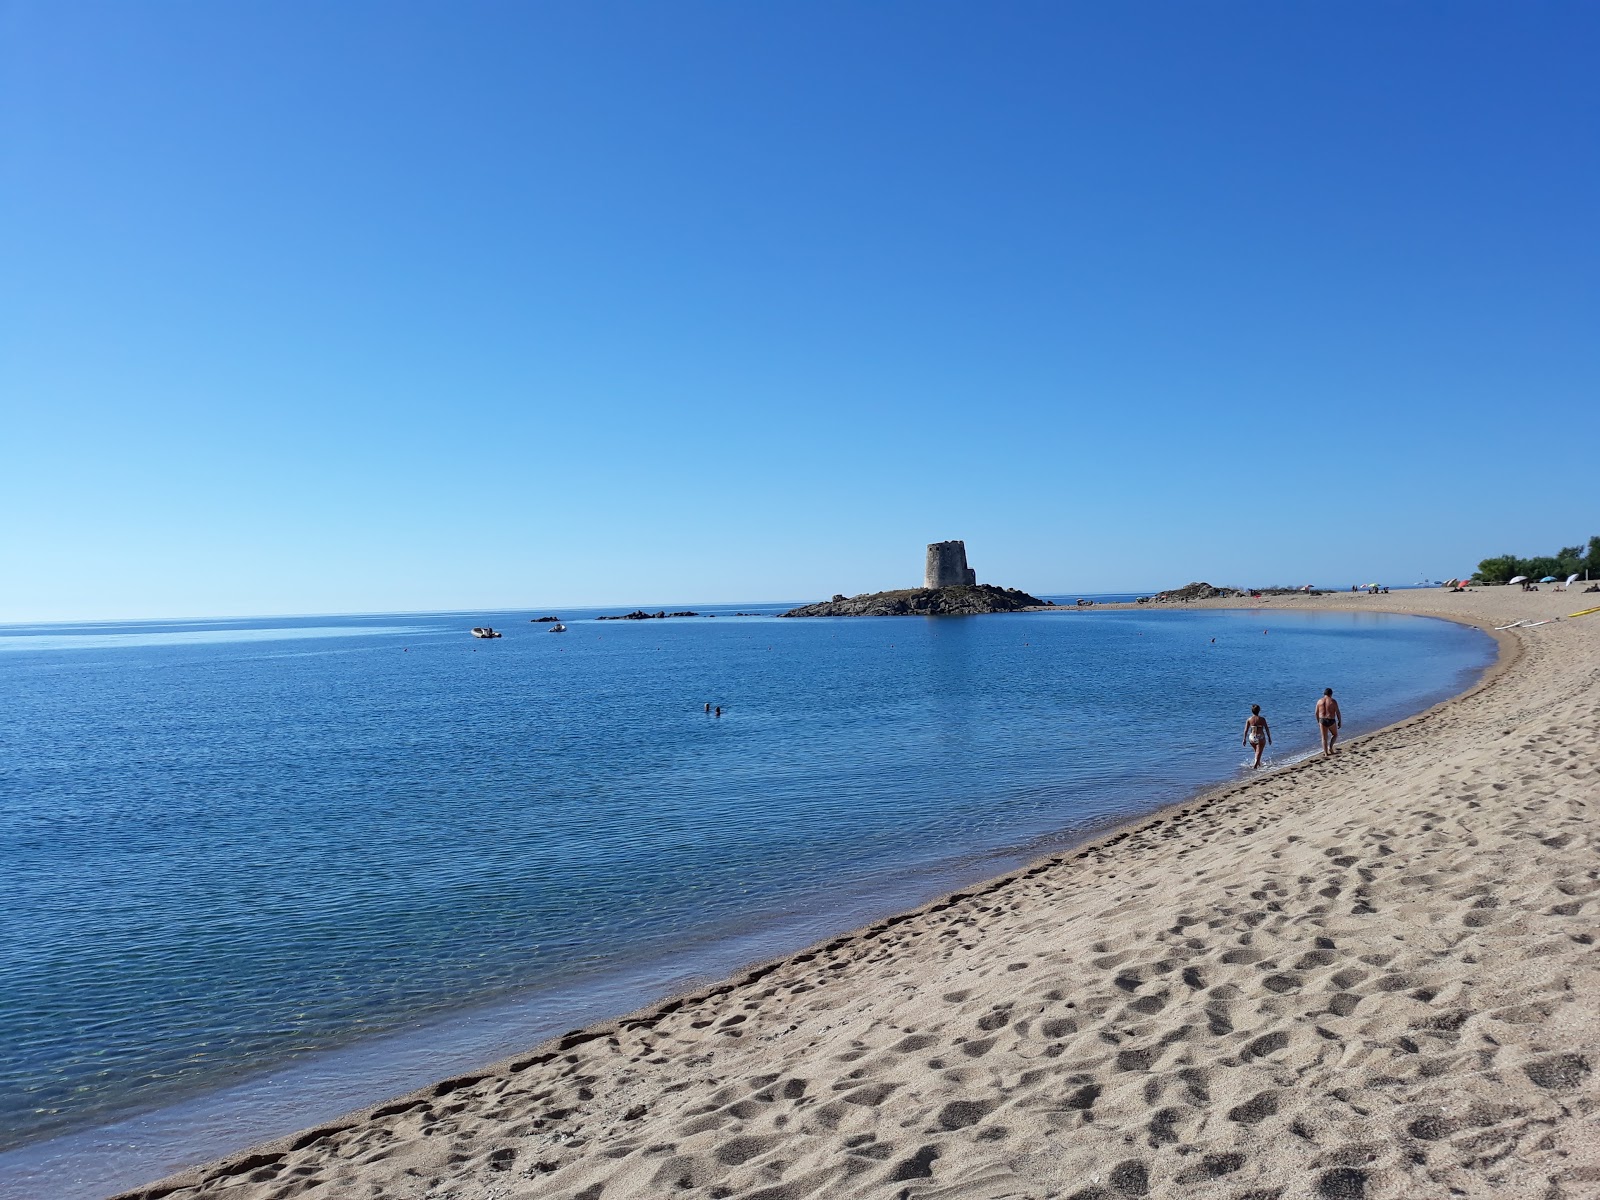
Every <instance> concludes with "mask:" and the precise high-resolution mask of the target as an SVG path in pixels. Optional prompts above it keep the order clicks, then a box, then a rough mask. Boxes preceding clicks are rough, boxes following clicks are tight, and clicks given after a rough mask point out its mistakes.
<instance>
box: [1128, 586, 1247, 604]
mask: <svg viewBox="0 0 1600 1200" xmlns="http://www.w3.org/2000/svg"><path fill="white" fill-rule="evenodd" d="M1243 595H1244V593H1243V592H1241V591H1240V590H1239V589H1238V588H1225V587H1222V588H1219V587H1212V586H1211V585H1210V584H1209V583H1191V584H1187V585H1185V586H1184V587H1181V588H1173V589H1172V590H1171V591H1167V592H1157V593H1156V594H1155V595H1154V596H1151V597H1150V602H1151V603H1152V604H1180V603H1182V602H1184V601H1186V600H1215V599H1217V598H1218V597H1219V596H1220V597H1222V598H1224V599H1226V598H1228V597H1230V596H1243Z"/></svg>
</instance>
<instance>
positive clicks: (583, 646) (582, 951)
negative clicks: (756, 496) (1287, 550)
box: [0, 606, 1494, 1194]
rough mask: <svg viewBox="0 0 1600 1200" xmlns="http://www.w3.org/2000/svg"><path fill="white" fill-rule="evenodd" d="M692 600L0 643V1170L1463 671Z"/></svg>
mask: <svg viewBox="0 0 1600 1200" xmlns="http://www.w3.org/2000/svg"><path fill="white" fill-rule="evenodd" d="M747 607H748V606H747ZM702 611H707V612H718V613H719V614H721V615H719V616H717V617H716V618H715V619H708V618H704V617H702V618H699V619H687V618H686V619H679V620H667V621H641V622H604V623H596V622H594V621H592V620H589V619H587V618H588V617H591V616H592V615H594V614H593V612H579V611H573V610H569V611H568V612H566V613H564V614H563V615H564V616H565V617H566V618H567V619H568V622H569V624H570V626H571V629H570V631H569V632H568V633H566V634H564V635H553V634H551V633H549V632H548V631H547V630H546V628H545V627H544V626H541V625H534V624H530V623H529V622H528V616H529V615H530V614H527V613H522V614H476V613H475V614H468V615H462V616H455V615H437V614H434V615H415V614H408V615H403V616H386V617H351V618H330V617H317V618H307V619H301V620H286V619H275V620H262V621H245V622H240V621H230V622H163V623H128V624H123V625H93V626H35V627H17V626H12V627H8V628H4V629H0V702H3V705H4V711H5V712H6V714H7V717H8V719H7V721H6V722H5V724H4V727H3V729H0V996H3V997H4V998H5V1000H4V1003H3V1005H0V1131H5V1134H4V1136H5V1137H6V1138H7V1139H8V1140H7V1141H5V1142H3V1143H0V1146H4V1145H9V1146H12V1147H16V1146H23V1145H25V1144H29V1143H32V1144H34V1145H33V1146H32V1148H31V1151H30V1150H28V1149H24V1150H21V1151H18V1152H16V1153H15V1154H12V1155H4V1156H0V1190H3V1189H4V1187H5V1180H6V1179H7V1178H8V1176H7V1171H8V1170H10V1171H13V1175H12V1176H10V1177H11V1178H18V1177H19V1176H17V1175H16V1174H15V1173H14V1172H16V1171H19V1170H23V1169H24V1168H26V1169H29V1170H31V1169H34V1168H35V1167H36V1166H37V1164H38V1162H39V1161H40V1153H44V1152H45V1147H46V1145H48V1146H49V1147H50V1149H49V1150H48V1155H49V1156H53V1158H54V1160H55V1161H56V1162H57V1163H58V1164H59V1163H60V1162H61V1161H62V1159H63V1157H65V1158H68V1159H70V1158H72V1157H74V1156H78V1155H85V1156H92V1147H93V1146H94V1145H96V1144H100V1145H105V1144H119V1143H118V1141H117V1139H118V1137H125V1136H131V1135H127V1133H126V1131H127V1130H128V1129H135V1130H139V1131H142V1132H140V1133H139V1134H138V1137H139V1138H141V1139H143V1144H144V1145H145V1147H146V1149H147V1150H148V1149H150V1148H151V1146H152V1145H153V1142H152V1139H154V1141H156V1142H161V1143H162V1146H163V1147H164V1148H163V1149H159V1150H154V1151H152V1152H153V1153H155V1154H156V1157H155V1158H152V1159H150V1162H151V1164H152V1167H151V1169H149V1170H148V1171H146V1172H145V1173H146V1174H148V1175H151V1176H153V1175H156V1174H160V1173H161V1172H162V1171H163V1170H165V1169H167V1168H168V1167H170V1166H172V1165H174V1164H175V1163H178V1162H183V1161H188V1160H189V1158H191V1157H193V1156H195V1155H196V1154H199V1155H205V1154H210V1153H214V1152H216V1151H217V1150H218V1149H219V1148H222V1143H221V1142H219V1141H217V1138H218V1137H219V1136H222V1135H221V1134H220V1131H219V1129H218V1128H210V1129H209V1131H207V1130H206V1129H205V1126H206V1125H207V1118H206V1117H205V1114H212V1117H211V1118H210V1123H211V1124H212V1125H213V1126H215V1125H217V1124H218V1121H217V1119H216V1117H215V1114H216V1113H219V1112H225V1111H227V1107H226V1104H224V1103H223V1101H224V1100H225V1098H226V1097H227V1096H229V1095H230V1094H231V1095H233V1096H234V1097H235V1099H238V1098H239V1097H240V1096H243V1097H244V1098H245V1100H246V1101H247V1102H246V1103H244V1104H243V1105H242V1108H243V1109H247V1110H249V1111H251V1112H256V1113H276V1116H274V1117H271V1118H264V1119H266V1120H269V1121H270V1120H275V1121H276V1122H278V1124H277V1125H275V1126H273V1127H270V1128H266V1127H262V1128H251V1129H249V1130H241V1129H240V1128H239V1126H238V1125H237V1122H236V1121H234V1120H233V1119H232V1118H228V1119H227V1120H225V1121H223V1122H222V1126H223V1128H226V1129H227V1130H228V1131H230V1132H229V1135H228V1136H231V1137H233V1138H234V1139H235V1140H238V1139H240V1138H243V1139H244V1140H253V1139H257V1138H260V1137H262V1136H267V1135H269V1134H271V1133H275V1132H281V1131H283V1130H284V1129H286V1128H290V1127H294V1126H297V1125H299V1124H302V1123H304V1122H305V1121H308V1120H312V1119H317V1118H316V1117H314V1116H307V1115H306V1112H307V1109H306V1107H305V1105H306V1096H307V1095H308V1094H319V1095H323V1096H324V1097H325V1099H324V1104H326V1103H330V1102H331V1103H335V1104H336V1105H337V1107H336V1108H334V1109H332V1110H331V1111H330V1113H329V1114H328V1115H331V1112H332V1111H339V1110H342V1109H348V1108H349V1107H352V1106H354V1105H355V1104H358V1103H362V1102H366V1101H369V1100H376V1099H379V1098H381V1097H382V1096H384V1095H386V1094H392V1093H393V1092H395V1091H398V1090H401V1089H402V1088H403V1087H408V1086H416V1085H418V1084H420V1083H422V1082H424V1081H425V1080H426V1079H428V1078H432V1077H436V1076H438V1075H440V1074H443V1073H445V1072H447V1071H449V1070H454V1069H462V1068H465V1067H468V1066H471V1065H473V1064H475V1063H477V1062H481V1061H484V1060H485V1059H486V1058H489V1057H493V1056H494V1054H496V1053H501V1052H506V1051H509V1049H511V1048H512V1047H513V1046H516V1045H519V1044H526V1043H527V1042H528V1041H531V1040H534V1039H536V1038H537V1037H541V1036H544V1035H546V1034H548V1033H551V1032H555V1031H558V1030H559V1029H561V1028H564V1027H566V1026H567V1025H570V1024H575V1023H578V1022H580V1021H582V1020H587V1019H591V1018H593V1017H595V1016H599V1015H603V1014H604V1013H607V1012H615V1011H619V1010H621V1009H625V1008H627V1007H631V1006H633V1005H635V1004H638V1003H642V1002H644V1000H645V999H647V998H648V996H649V995H650V994H652V992H659V991H660V990H662V989H664V988H666V987H669V986H672V985H674V984H676V983H681V982H683V981H684V980H685V979H686V978H688V977H690V976H693V975H696V974H703V973H708V972H716V971H719V970H726V969H728V968H729V967H731V966H733V965H735V964H737V963H738V962H741V961H749V960H751V959H754V958H759V957H762V956H764V955H766V954H770V953H775V952H777V951H778V950H780V949H782V948H784V947H786V946H793V945H798V944H801V943H803V942H804V941H807V940H810V939H812V938H816V937H820V936H823V935H824V934H826V933H827V932H829V931H831V930H833V929H837V928H840V927H843V926H845V925H848V924H852V923H854V922H856V921H859V920H861V919H865V917H866V916H867V915H870V914H871V913H873V912H879V911H887V910H889V909H893V908H900V907H905V906H908V905H910V904H913V903H916V902H918V901H919V900H921V899H923V898H926V897H927V896H928V895H930V894H932V893H933V892H935V891H936V890H938V888H939V887H940V886H943V885H946V884H948V883H949V882H950V881H952V880H953V879H955V878H957V877H960V876H962V875H967V876H970V875H971V874H972V873H974V872H980V873H992V872H993V871H994V870H996V869H999V868H998V866H997V865H996V864H1000V865H1003V861H1002V860H1007V859H1008V857H1009V858H1014V857H1016V856H1017V855H1019V854H1025V853H1028V852H1029V851H1030V850H1031V848H1033V842H1034V839H1038V838H1041V837H1051V836H1071V834H1072V833H1073V832H1074V831H1081V830H1084V829H1086V828H1090V827H1093V826H1096V825H1099V824H1104V823H1106V822H1108V821H1111V820H1114V819H1117V818H1119V817H1123V816H1126V815H1129V814H1131V813H1134V812H1137V811H1140V810H1143V809H1148V808H1152V807H1155V806H1157V805H1159V804H1162V803H1166V802H1169V801H1171V800H1175V799H1178V798H1180V797H1181V795H1183V794H1184V793H1185V792H1188V791H1190V790H1193V789H1194V788H1196V787H1198V786H1201V785H1204V784H1207V783H1212V782H1216V781H1219V780H1221V779H1224V778H1227V777H1228V776H1230V775H1232V774H1234V773H1236V772H1237V771H1239V770H1240V769H1241V768H1242V767H1243V766H1244V764H1245V762H1246V761H1247V759H1246V753H1245V751H1244V748H1243V747H1242V746H1241V745H1240V744H1239V739H1240V728H1241V726H1242V723H1243V719H1244V716H1245V714H1246V713H1247V712H1248V705H1249V704H1251V703H1260V704H1261V705H1262V706H1263V710H1264V712H1265V713H1266V715H1267V716H1268V718H1269V719H1270V720H1271V721H1272V723H1273V729H1274V735H1275V738H1276V740H1277V745H1276V746H1275V748H1274V753H1275V754H1276V755H1277V761H1279V762H1283V761H1287V760H1288V759H1290V758H1292V757H1294V756H1296V755H1303V754H1305V753H1308V752H1310V751H1311V750H1312V749H1313V748H1314V747H1315V744H1316V732H1315V728H1314V725H1313V723H1312V721H1311V719H1310V712H1311V707H1312V704H1313V703H1314V701H1315V699H1316V697H1317V695H1318V694H1320V692H1321V689H1322V687H1323V686H1332V687H1334V688H1335V689H1336V692H1337V694H1338V696H1339V698H1340V700H1341V702H1342V703H1343V704H1344V707H1345V711H1346V714H1347V722H1348V725H1347V732H1350V733H1355V732H1359V731H1360V730H1361V729H1364V728H1365V729H1370V728H1376V727H1378V726H1380V725H1383V724H1386V723H1388V722H1389V721H1391V720H1394V719H1396V718H1398V717H1399V716H1402V715H1404V714H1405V713H1408V712H1412V711H1415V710H1417V709H1420V708H1423V707H1425V706H1427V705H1428V704H1429V703H1431V702H1433V701H1435V700H1437V699H1440V698H1442V697H1443V696H1445V695H1447V694H1450V693H1452V692H1454V691H1457V690H1459V689H1460V688H1462V687H1463V686H1465V685H1466V683H1467V682H1468V681H1469V680H1470V678H1471V677H1472V676H1473V674H1474V673H1475V672H1477V671H1479V670H1481V669H1482V668H1483V667H1484V666H1485V665H1486V664H1487V663H1488V662H1489V661H1490V660H1491V659H1492V657H1493V653H1494V650H1493V644H1492V642H1491V641H1490V640H1489V639H1488V638H1487V637H1486V636H1485V635H1483V634H1481V633H1479V632H1477V631H1475V630H1470V629H1465V628H1462V627H1459V626H1455V625H1452V624H1449V623H1446V622H1440V621H1432V620H1426V619H1420V618H1409V617H1401V616H1393V615H1386V614H1348V615H1346V614H1329V613H1277V612H1271V613H1263V612H1222V611H1203V612H1189V613H1170V612H1164V613H1146V612H1099V613H1076V612H1074V613H1069V614H1011V615H1001V616H991V617H984V618H944V619H934V620H926V619H913V618H898V619H875V620H874V619H854V620H848V619H846V620H804V621H784V620H775V619H772V618H770V617H733V616H731V615H727V613H728V612H730V611H731V610H719V609H709V610H702ZM485 623H488V624H493V625H495V626H496V627H497V628H502V629H504V630H505V631H506V637H505V638H503V639H501V640H497V641H492V642H483V641H477V640H474V639H472V638H470V637H469V636H468V635H467V632H466V630H467V628H468V627H469V626H471V625H475V624H485ZM1213 639H1214V641H1213ZM707 702H709V703H711V704H713V705H717V704H720V705H722V706H723V707H724V715H723V716H722V717H721V718H720V719H719V718H717V717H714V716H709V715H707V714H706V713H705V712H704V711H703V708H702V706H703V704H705V703H707ZM419 1028H421V1032H418V1031H419ZM308 1081H315V1083H314V1087H313V1086H308ZM230 1088H231V1089H234V1092H233V1093H229V1092H228V1089H230ZM152 1110H154V1113H153V1115H145V1116H137V1115H136V1114H139V1113H141V1112H144V1113H150V1112H152ZM184 1114H187V1115H184ZM130 1116H133V1119H134V1121H135V1124H134V1125H132V1126H126V1127H123V1132H122V1133H117V1132H115V1131H114V1130H113V1131H111V1132H110V1133H109V1134H108V1130H107V1129H106V1128H105V1127H108V1126H110V1125H111V1123H113V1122H116V1121H119V1120H123V1119H127V1118H129V1117H130ZM141 1122H142V1123H141ZM96 1129H99V1131H100V1132H99V1134H98V1135H86V1134H85V1133H84V1131H88V1130H96ZM153 1130H154V1131H157V1132H152V1131H153ZM63 1135H65V1136H66V1139H67V1140H65V1141H57V1142H54V1143H45V1142H44V1140H45V1139H50V1138H53V1137H60V1136H63ZM97 1136H98V1138H99V1140H98V1142H97V1141H96V1137H97ZM208 1138H209V1139H210V1140H209V1141H208V1140H207V1139H208ZM74 1139H77V1140H74ZM186 1141H187V1144H181V1143H185V1142H186ZM121 1157H122V1158H123V1159H124V1161H125V1160H126V1157H127V1156H126V1154H122V1155H121ZM7 1160H9V1165H8V1161H7ZM30 1164H31V1165H30ZM156 1164H159V1165H156ZM139 1181H140V1179H139V1177H137V1176H136V1177H133V1178H125V1179H122V1180H120V1181H119V1182H121V1183H136V1182H139ZM93 1186H96V1185H91V1184H86V1185H85V1187H86V1188H89V1189H90V1190H88V1191H86V1192H85V1193H84V1194H92V1188H93Z"/></svg>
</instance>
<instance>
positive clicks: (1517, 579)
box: [1508, 575, 1528, 583]
mask: <svg viewBox="0 0 1600 1200" xmlns="http://www.w3.org/2000/svg"><path fill="white" fill-rule="evenodd" d="M1508 582H1510V583H1527V582H1528V577H1527V576H1526V575H1513V576H1512V577H1511V578H1510V580H1509V581H1508Z"/></svg>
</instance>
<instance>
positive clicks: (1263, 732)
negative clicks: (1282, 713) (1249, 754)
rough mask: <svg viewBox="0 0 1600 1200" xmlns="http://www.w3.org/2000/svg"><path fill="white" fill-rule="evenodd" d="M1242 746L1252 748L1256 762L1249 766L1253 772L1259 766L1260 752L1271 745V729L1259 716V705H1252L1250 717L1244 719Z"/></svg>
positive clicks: (1264, 719)
mask: <svg viewBox="0 0 1600 1200" xmlns="http://www.w3.org/2000/svg"><path fill="white" fill-rule="evenodd" d="M1244 745H1246V746H1254V747H1255V751H1256V760H1255V762H1253V763H1251V764H1250V769H1251V770H1252V771H1253V770H1255V769H1256V768H1257V767H1259V766H1260V765H1261V752H1262V751H1263V750H1265V749H1266V748H1267V747H1268V746H1270V745H1272V727H1271V726H1270V725H1268V724H1267V719H1266V718H1265V717H1263V716H1262V715H1261V705H1259V704H1252V705H1251V706H1250V715H1249V716H1248V717H1246V718H1245V719H1244Z"/></svg>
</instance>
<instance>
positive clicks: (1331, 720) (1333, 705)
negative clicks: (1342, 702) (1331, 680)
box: [1317, 688, 1344, 758]
mask: <svg viewBox="0 0 1600 1200" xmlns="http://www.w3.org/2000/svg"><path fill="white" fill-rule="evenodd" d="M1317 724H1318V725H1319V726H1321V727H1322V753H1323V754H1324V755H1325V756H1326V757H1328V758H1332V757H1333V744H1334V743H1335V742H1337V741H1338V740H1339V730H1341V729H1343V728H1344V714H1343V713H1341V712H1340V711H1339V702H1338V701H1337V700H1335V699H1334V698H1333V689H1332V688H1323V689H1322V698H1321V699H1320V700H1318V701H1317Z"/></svg>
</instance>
